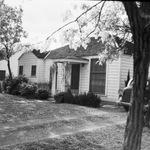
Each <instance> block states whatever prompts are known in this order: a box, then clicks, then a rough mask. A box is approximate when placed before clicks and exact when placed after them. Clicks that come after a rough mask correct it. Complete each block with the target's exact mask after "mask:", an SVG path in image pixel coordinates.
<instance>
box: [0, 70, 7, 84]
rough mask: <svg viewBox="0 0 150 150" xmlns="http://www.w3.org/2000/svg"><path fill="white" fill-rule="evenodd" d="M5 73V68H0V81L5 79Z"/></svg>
mask: <svg viewBox="0 0 150 150" xmlns="http://www.w3.org/2000/svg"><path fill="white" fill-rule="evenodd" d="M5 75H6V71H5V70H0V81H3V80H5Z"/></svg>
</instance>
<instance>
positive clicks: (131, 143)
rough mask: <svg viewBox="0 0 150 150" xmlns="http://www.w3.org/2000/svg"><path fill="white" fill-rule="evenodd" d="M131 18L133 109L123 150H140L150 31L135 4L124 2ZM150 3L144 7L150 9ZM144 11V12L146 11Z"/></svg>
mask: <svg viewBox="0 0 150 150" xmlns="http://www.w3.org/2000/svg"><path fill="white" fill-rule="evenodd" d="M123 4H124V6H125V9H126V12H127V15H128V17H129V21H130V25H131V31H132V34H133V41H134V56H133V58H134V66H133V68H134V72H133V81H134V84H133V91H132V96H131V108H130V112H129V115H128V118H127V124H126V128H125V135H124V143H123V150H140V149H141V141H142V140H141V139H142V129H143V125H144V124H143V123H144V113H143V105H144V97H145V90H146V82H147V77H148V69H149V56H150V55H149V50H150V44H149V43H150V29H149V28H147V27H146V25H147V21H146V20H144V19H145V18H142V17H141V15H140V14H139V10H138V7H137V5H136V4H135V2H123ZM149 5H150V3H149V4H148V5H147V4H146V5H144V7H145V10H147V9H146V8H148V9H149ZM145 10H144V11H145Z"/></svg>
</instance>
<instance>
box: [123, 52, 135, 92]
mask: <svg viewBox="0 0 150 150" xmlns="http://www.w3.org/2000/svg"><path fill="white" fill-rule="evenodd" d="M128 70H130V77H131V78H132V77H133V57H132V56H129V55H121V70H120V89H123V88H124V87H125V80H127V74H128Z"/></svg>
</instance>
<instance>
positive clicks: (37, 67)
mask: <svg viewBox="0 0 150 150" xmlns="http://www.w3.org/2000/svg"><path fill="white" fill-rule="evenodd" d="M48 53H49V52H44V53H40V51H39V50H33V51H28V52H25V53H23V54H22V55H21V56H20V57H19V61H18V68H19V69H18V75H25V76H26V77H27V78H28V79H29V81H31V82H34V83H48V82H49V75H50V66H51V65H52V60H50V59H45V58H46V56H47V54H48Z"/></svg>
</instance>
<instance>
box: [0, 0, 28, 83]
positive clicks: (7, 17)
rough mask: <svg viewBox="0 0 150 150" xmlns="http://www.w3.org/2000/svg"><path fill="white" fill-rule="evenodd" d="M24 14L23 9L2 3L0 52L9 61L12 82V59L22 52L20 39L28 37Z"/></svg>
mask: <svg viewBox="0 0 150 150" xmlns="http://www.w3.org/2000/svg"><path fill="white" fill-rule="evenodd" d="M22 14H23V10H22V9H21V8H16V7H15V8H13V7H10V6H8V5H6V4H5V3H4V1H1V2H0V18H1V20H0V23H1V28H0V41H1V42H0V51H3V54H4V55H3V57H4V59H6V60H7V61H8V70H9V75H10V79H11V80H12V73H11V68H10V64H9V63H10V62H9V59H10V57H11V56H12V55H13V54H14V53H15V52H17V51H18V50H20V46H21V44H18V43H19V42H20V39H21V38H22V37H26V36H27V34H26V32H25V31H24V30H23V27H22Z"/></svg>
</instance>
